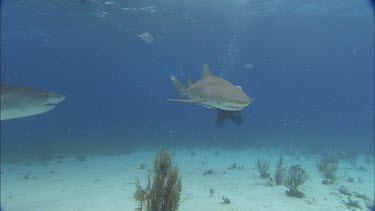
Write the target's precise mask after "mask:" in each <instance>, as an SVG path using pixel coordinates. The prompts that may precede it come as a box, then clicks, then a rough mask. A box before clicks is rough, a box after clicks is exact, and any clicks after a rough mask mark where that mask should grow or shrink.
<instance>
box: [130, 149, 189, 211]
mask: <svg viewBox="0 0 375 211" xmlns="http://www.w3.org/2000/svg"><path fill="white" fill-rule="evenodd" d="M181 190H182V184H181V177H180V175H179V172H178V167H177V165H176V166H174V167H173V166H172V162H171V157H170V155H169V153H168V152H167V151H165V150H163V149H161V150H160V151H159V153H158V155H157V156H156V158H155V160H154V165H153V169H152V172H151V173H150V174H149V176H148V180H147V187H146V188H142V187H141V185H140V184H139V180H138V179H137V180H136V191H135V193H134V198H135V200H136V201H137V202H139V205H138V210H141V211H142V210H143V208H145V210H146V211H166V210H168V211H175V210H177V209H178V207H179V203H180V194H181Z"/></svg>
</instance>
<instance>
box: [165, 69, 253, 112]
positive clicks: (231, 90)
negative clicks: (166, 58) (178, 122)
mask: <svg viewBox="0 0 375 211" xmlns="http://www.w3.org/2000/svg"><path fill="white" fill-rule="evenodd" d="M171 80H172V82H173V84H174V85H175V86H176V88H177V90H178V91H179V93H180V95H181V96H187V97H188V99H167V100H170V101H174V102H183V103H197V104H200V105H202V106H204V107H206V108H217V109H222V110H226V111H239V110H241V109H243V108H244V107H245V106H247V105H249V104H250V103H251V102H252V101H254V99H252V98H250V97H249V96H247V95H246V94H245V93H244V92H243V91H242V88H241V87H238V86H235V85H233V84H232V83H230V82H229V81H226V80H224V79H222V78H219V77H216V76H214V75H212V74H211V71H210V69H209V67H208V65H207V64H203V78H202V79H201V80H199V81H197V82H195V83H192V81H191V79H190V78H189V79H188V83H187V85H186V86H184V85H182V84H181V83H180V82H179V81H178V80H177V78H176V77H174V76H171Z"/></svg>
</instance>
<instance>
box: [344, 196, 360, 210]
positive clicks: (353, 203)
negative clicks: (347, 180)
mask: <svg viewBox="0 0 375 211" xmlns="http://www.w3.org/2000/svg"><path fill="white" fill-rule="evenodd" d="M343 202H344V204H345V205H346V207H347V208H348V209H351V208H358V209H362V207H361V205H359V201H357V200H354V199H351V198H350V197H349V196H348V201H347V202H345V201H343Z"/></svg>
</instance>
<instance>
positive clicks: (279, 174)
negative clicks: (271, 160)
mask: <svg viewBox="0 0 375 211" xmlns="http://www.w3.org/2000/svg"><path fill="white" fill-rule="evenodd" d="M284 172H285V169H284V168H283V157H282V156H281V155H280V157H279V161H278V162H277V165H276V171H275V176H274V177H275V182H276V185H281V184H283V180H284Z"/></svg>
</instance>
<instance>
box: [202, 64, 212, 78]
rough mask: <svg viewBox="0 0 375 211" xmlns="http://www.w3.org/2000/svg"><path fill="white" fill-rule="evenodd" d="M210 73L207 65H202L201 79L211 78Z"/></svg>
mask: <svg viewBox="0 0 375 211" xmlns="http://www.w3.org/2000/svg"><path fill="white" fill-rule="evenodd" d="M211 76H212V74H211V71H210V68H209V67H208V65H207V64H203V79H206V78H209V77H211Z"/></svg>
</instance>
